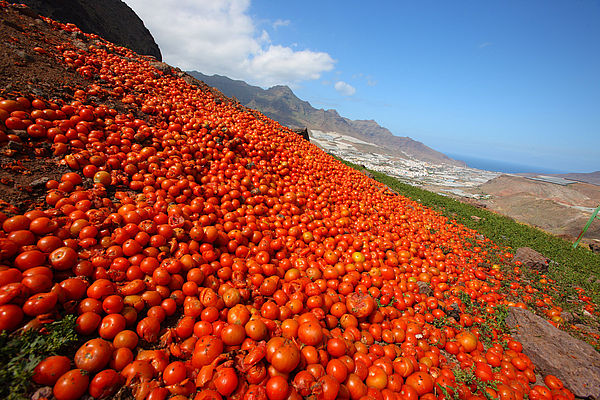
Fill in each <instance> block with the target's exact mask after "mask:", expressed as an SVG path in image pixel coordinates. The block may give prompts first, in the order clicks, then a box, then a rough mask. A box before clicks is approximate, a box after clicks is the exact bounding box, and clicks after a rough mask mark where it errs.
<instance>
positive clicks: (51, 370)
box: [32, 356, 71, 386]
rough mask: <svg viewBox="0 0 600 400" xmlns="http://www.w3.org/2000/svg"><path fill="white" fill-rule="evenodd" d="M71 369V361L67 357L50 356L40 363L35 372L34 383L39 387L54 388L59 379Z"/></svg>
mask: <svg viewBox="0 0 600 400" xmlns="http://www.w3.org/2000/svg"><path fill="white" fill-rule="evenodd" d="M70 369H71V360H69V358H68V357H65V356H50V357H47V358H45V359H44V360H42V361H40V363H39V364H38V365H37V366H36V367H35V369H34V370H33V377H32V379H33V381H34V382H35V383H37V384H39V385H47V386H53V385H54V384H55V383H56V381H57V380H58V378H60V377H61V376H62V375H64V374H66V373H67V371H69V370H70Z"/></svg>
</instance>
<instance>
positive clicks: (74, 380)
mask: <svg viewBox="0 0 600 400" xmlns="http://www.w3.org/2000/svg"><path fill="white" fill-rule="evenodd" d="M89 382H90V378H89V376H88V375H87V374H85V373H84V371H82V370H80V369H72V370H70V371H68V372H66V373H65V374H63V375H62V376H61V377H60V378H58V380H57V381H56V384H54V388H53V389H52V393H53V394H54V397H56V400H77V399H79V398H80V397H81V396H83V394H84V393H85V392H86V390H87V388H88V385H89Z"/></svg>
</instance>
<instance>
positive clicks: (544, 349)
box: [506, 307, 600, 399]
mask: <svg viewBox="0 0 600 400" xmlns="http://www.w3.org/2000/svg"><path fill="white" fill-rule="evenodd" d="M506 323H507V325H508V326H509V327H510V328H512V329H514V331H515V332H514V334H513V337H514V338H515V339H516V340H518V341H519V342H521V343H522V344H523V353H525V354H526V355H527V356H528V357H529V358H530V359H531V361H532V362H533V363H534V364H535V365H536V367H537V369H538V371H539V372H540V373H541V374H542V375H555V376H556V377H558V378H560V379H561V380H562V382H563V384H564V385H565V387H566V388H568V389H569V390H571V391H572V392H573V393H574V394H575V396H577V397H581V398H591V399H600V354H599V353H598V352H597V351H596V350H594V348H593V347H592V346H590V345H589V344H587V343H585V342H583V341H581V340H578V339H575V338H573V337H572V336H570V335H569V334H568V333H566V332H564V331H561V330H560V329H557V328H555V327H554V326H552V325H551V324H550V323H549V322H548V321H546V320H545V319H543V318H541V317H539V316H537V315H535V314H533V313H532V312H531V311H528V310H522V309H520V308H516V307H510V308H509V314H508V317H507V319H506Z"/></svg>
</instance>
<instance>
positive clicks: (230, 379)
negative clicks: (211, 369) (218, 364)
mask: <svg viewBox="0 0 600 400" xmlns="http://www.w3.org/2000/svg"><path fill="white" fill-rule="evenodd" d="M213 383H214V385H215V388H216V389H217V391H218V392H219V393H220V394H221V395H223V396H229V395H230V394H231V393H233V391H234V390H235V389H236V388H237V385H238V376H237V374H236V373H235V370H234V369H233V368H220V369H217V372H216V374H215V376H214V378H213Z"/></svg>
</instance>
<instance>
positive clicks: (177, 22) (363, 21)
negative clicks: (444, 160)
mask: <svg viewBox="0 0 600 400" xmlns="http://www.w3.org/2000/svg"><path fill="white" fill-rule="evenodd" d="M126 3H127V4H129V5H130V6H131V7H132V8H133V9H134V10H135V11H136V12H137V13H138V15H140V17H141V18H142V20H144V22H145V24H146V26H147V27H148V28H149V30H150V31H151V33H152V34H153V35H154V37H155V39H156V40H157V43H158V44H159V46H160V48H161V51H162V53H163V56H164V58H165V61H167V62H169V63H171V64H174V65H178V66H180V67H182V68H183V69H195V70H198V71H201V72H204V73H209V74H214V73H217V74H221V75H227V76H230V77H232V78H237V79H243V80H246V81H247V82H249V83H252V84H256V85H259V86H262V87H265V88H266V87H269V86H272V85H274V84H287V85H290V86H292V88H293V90H294V92H295V93H296V94H297V95H298V97H300V98H301V99H303V100H307V101H309V102H310V103H311V104H312V105H313V106H314V107H317V108H325V109H328V108H335V109H337V110H338V112H339V113H340V114H341V115H343V116H345V117H348V118H352V119H374V120H376V121H377V122H378V123H379V124H381V125H382V126H385V127H386V128H388V129H390V130H391V131H392V132H393V133H394V134H396V135H399V136H410V137H411V138H413V139H415V140H419V141H421V142H423V143H425V144H426V145H428V146H430V147H432V148H434V149H436V150H439V151H441V152H444V153H450V154H453V155H464V156H466V157H476V158H485V159H492V160H502V161H507V162H512V163H518V164H524V165H531V166H537V167H545V168H553V169H559V170H564V171H578V172H591V171H597V170H600V141H598V139H597V138H599V137H600V4H599V2H598V1H579V0H569V1H567V0H565V1H453V2H447V1H418V2H417V1H410V2H409V1H378V2H377V1H373V2H364V1H360V2H359V1H323V0H321V1H310V0H304V1H299V2H289V1H266V0H265V1H250V0H227V1H225V0H223V1H218V2H215V1H210V0H179V1H168V0H163V1H158V0H126Z"/></svg>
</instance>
